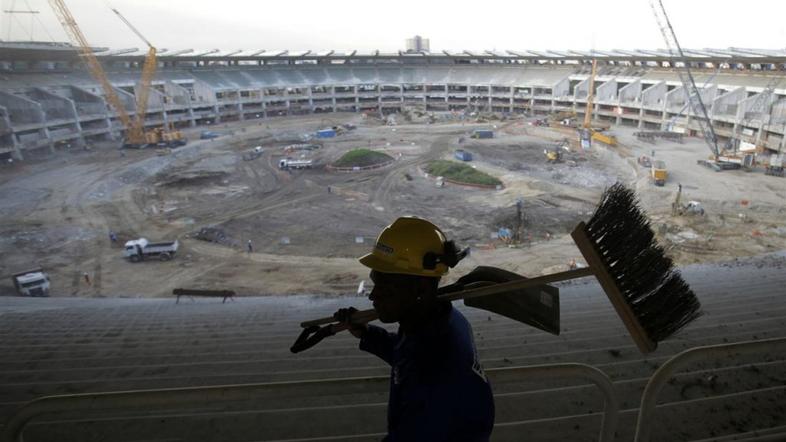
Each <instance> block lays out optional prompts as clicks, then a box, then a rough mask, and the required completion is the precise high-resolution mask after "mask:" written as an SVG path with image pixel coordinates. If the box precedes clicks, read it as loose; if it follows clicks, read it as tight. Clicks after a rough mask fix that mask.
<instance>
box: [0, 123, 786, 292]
mask: <svg viewBox="0 0 786 442" xmlns="http://www.w3.org/2000/svg"><path fill="white" fill-rule="evenodd" d="M345 123H351V124H354V125H356V126H357V129H355V130H351V131H349V132H347V133H345V134H341V135H339V136H338V137H336V138H329V139H324V140H312V141H310V142H314V141H319V142H320V143H319V144H321V147H320V148H318V149H314V150H296V151H290V152H285V151H284V148H285V147H286V146H289V145H292V144H300V143H303V141H302V140H301V138H300V137H301V135H302V134H305V133H313V132H315V131H316V130H317V129H320V128H324V127H327V126H333V125H339V124H345ZM495 124H496V125H497V126H498V127H497V128H496V129H497V130H496V137H495V138H493V139H488V140H473V139H470V138H469V137H468V134H469V133H470V132H471V130H472V129H475V128H489V127H490V126H492V125H495ZM202 129H203V128H197V129H194V130H192V131H190V132H189V133H188V134H187V135H188V136H189V138H191V140H192V141H191V142H190V143H189V144H188V145H187V146H184V147H181V148H178V149H176V150H173V151H168V150H159V149H143V150H124V151H120V150H117V149H116V148H114V147H112V146H108V145H107V146H95V147H94V148H93V149H92V150H90V151H85V150H61V151H58V152H56V153H55V154H53V155H50V154H46V155H39V156H37V157H34V158H32V159H29V160H28V161H25V162H16V163H14V164H13V165H3V166H2V169H0V170H1V171H2V172H1V175H0V201H1V202H2V204H0V219H2V221H0V251H2V254H1V255H0V274H1V275H10V274H12V273H14V272H16V271H19V270H23V269H26V268H30V267H34V266H38V265H40V266H42V267H43V268H44V269H45V270H46V271H47V272H49V274H50V276H51V279H52V296H86V297H160V296H167V295H169V294H171V292H172V289H174V288H178V287H188V288H216V289H230V290H235V291H236V292H237V293H239V294H245V295H251V294H254V295H264V294H290V293H305V294H338V293H351V292H354V291H355V289H356V287H357V285H358V283H359V282H360V281H361V280H363V279H364V278H366V276H367V270H366V269H365V268H364V267H362V266H361V265H360V264H358V263H357V260H356V258H357V257H358V256H360V255H362V254H364V253H366V252H367V251H368V250H370V248H371V246H372V244H373V241H374V238H375V237H376V235H377V234H378V233H379V231H380V230H381V229H382V228H383V227H384V226H385V225H387V224H389V223H390V222H392V221H393V220H394V219H395V218H396V217H398V216H401V215H418V216H421V217H425V218H428V219H430V220H432V221H434V222H435V223H436V224H437V225H439V226H441V227H442V228H443V230H445V232H446V233H447V234H448V236H449V237H451V238H455V239H456V240H457V241H458V242H459V243H460V244H463V245H468V246H471V247H472V254H471V256H470V257H469V258H467V259H466V260H465V261H464V262H462V263H461V264H460V265H459V266H458V267H457V268H456V270H455V271H453V272H452V274H451V276H449V278H448V280H450V279H451V278H455V277H456V275H460V274H462V273H464V272H466V271H469V270H471V269H472V268H473V267H474V266H476V265H494V266H498V267H503V268H506V269H509V270H512V271H515V272H519V273H522V274H526V275H536V274H541V273H545V272H549V271H553V270H557V269H559V270H561V269H565V268H566V266H567V264H568V262H569V261H570V260H571V259H577V260H578V261H579V262H580V261H581V260H580V259H579V257H580V256H579V253H578V251H577V250H576V248H575V247H574V246H573V243H572V241H571V240H570V237H569V236H568V235H567V234H568V232H569V231H570V230H571V229H572V228H573V226H575V224H576V223H577V222H578V221H580V220H584V219H587V218H589V216H590V215H591V213H592V211H593V209H594V207H595V204H596V203H597V201H598V198H599V196H600V194H601V192H602V191H603V189H604V187H606V186H608V185H610V184H612V183H613V182H615V181H617V180H620V181H622V182H624V183H626V184H629V185H631V186H633V187H634V188H635V189H636V190H637V192H638V195H639V197H640V199H641V203H642V207H643V208H644V209H645V210H646V211H647V212H648V213H649V215H650V217H651V220H652V224H653V227H654V230H655V231H656V232H657V233H658V235H659V239H660V241H661V242H662V243H663V244H664V245H665V246H666V248H667V250H669V252H670V253H671V254H672V256H673V257H674V258H675V259H676V261H677V262H678V263H679V264H689V263H697V262H710V261H719V260H728V259H730V258H735V257H742V256H751V255H757V254H760V253H764V252H771V251H775V250H784V249H786V227H784V225H783V218H784V211H786V205H784V198H786V180H784V179H782V178H778V177H771V176H765V175H764V173H763V172H762V171H761V170H757V171H754V172H744V171H725V172H720V173H718V172H714V171H712V170H710V169H706V168H703V167H700V166H698V165H696V160H697V159H700V158H705V157H707V155H708V154H709V151H708V149H707V147H706V146H705V145H704V144H703V142H702V140H700V139H697V138H692V139H686V141H685V142H684V143H682V144H680V143H676V142H667V141H658V142H657V143H655V144H650V143H646V142H640V141H637V140H636V138H635V137H634V136H633V132H635V130H633V129H628V128H615V129H614V133H615V134H616V135H617V137H618V138H619V140H620V146H618V147H616V148H608V147H604V146H603V145H601V144H599V143H596V144H594V145H593V148H592V149H591V150H589V151H586V152H577V151H576V150H575V146H574V150H573V151H571V152H566V154H565V161H563V162H561V163H557V164H548V163H547V162H546V159H545V155H544V154H543V150H544V149H545V148H547V147H548V146H551V145H554V144H555V143H556V142H558V141H559V140H561V139H563V138H569V139H570V140H573V138H575V135H574V134H573V133H571V132H570V131H566V130H559V129H551V128H541V127H534V126H531V125H529V124H528V122H527V121H526V120H512V121H507V122H497V123H490V124H489V123H484V124H473V123H465V124H464V123H459V122H450V121H449V122H443V123H436V124H412V125H398V126H386V125H383V124H382V122H381V121H379V120H378V119H375V118H364V117H363V116H362V115H358V114H331V115H330V116H329V118H322V117H321V116H318V115H311V116H303V117H287V118H274V119H269V120H265V121H263V122H261V123H260V122H258V121H253V122H240V123H229V124H227V125H219V126H217V127H213V128H212V129H213V130H217V131H220V132H222V133H224V134H225V136H222V137H220V138H217V139H213V140H206V141H201V140H198V135H199V131H200V130H202ZM460 139H461V140H462V141H461V142H459V140H460ZM571 142H572V143H573V144H575V142H573V141H571ZM256 146H261V147H262V148H263V152H262V154H261V156H259V157H258V158H254V159H251V157H252V156H249V154H250V153H251V152H252V150H253V148H254V147H256ZM358 147H364V148H370V149H377V150H381V151H384V152H386V153H388V154H389V155H391V156H392V157H394V158H395V159H396V161H395V162H394V163H393V164H392V165H389V166H386V167H383V168H379V169H375V170H367V171H357V172H349V173H347V172H343V173H340V172H332V171H329V170H327V169H325V167H324V166H325V165H326V164H329V163H331V162H332V161H334V160H336V159H337V158H339V157H340V156H341V155H342V154H343V153H345V152H346V151H348V150H350V149H354V148H358ZM457 148H462V149H464V150H467V151H469V152H471V153H472V154H473V156H474V160H473V161H472V162H471V163H469V164H471V165H473V166H474V167H477V168H478V169H480V170H483V171H485V172H488V173H490V174H492V175H494V176H497V177H499V178H500V179H501V180H502V181H503V183H504V187H503V188H501V189H497V190H487V189H478V188H473V187H466V186H459V185H454V184H447V185H446V186H445V187H442V188H438V187H437V186H436V185H435V180H434V177H429V176H427V175H426V174H425V173H424V172H423V170H422V167H421V166H422V165H424V164H425V163H426V162H428V161H429V160H432V159H437V158H452V155H453V152H454V150H455V149H457ZM652 151H654V152H655V157H656V158H657V159H663V160H665V161H666V163H667V166H668V169H669V173H670V177H669V180H668V182H667V183H666V185H665V186H664V187H656V186H654V185H653V184H652V183H651V181H650V179H649V177H648V169H645V168H642V167H640V166H639V165H638V164H637V163H636V158H637V157H638V156H640V155H642V154H647V155H651V154H652ZM287 156H289V157H291V158H304V159H306V158H307V159H312V160H313V161H314V164H315V167H314V168H312V169H307V170H293V171H289V172H288V171H282V170H280V169H279V168H278V166H277V165H278V161H279V160H280V159H282V158H285V157H287ZM677 183H681V184H682V186H683V197H682V198H683V201H684V202H687V201H689V200H696V201H700V202H701V204H702V206H703V207H704V209H705V215H704V216H678V217H673V216H671V202H672V201H673V200H674V196H675V194H676V188H677ZM517 202H520V203H519V204H520V206H521V213H522V221H521V223H520V224H518V221H517V220H518V213H517V207H516V206H517ZM517 226H520V227H519V229H520V230H518V235H517V237H518V239H519V241H518V243H516V244H511V243H509V242H505V241H502V240H500V239H499V238H497V232H498V231H499V229H500V228H502V227H505V228H509V229H512V230H514V231H515V230H516V228H517ZM110 231H114V232H116V233H117V235H118V238H119V240H118V241H117V242H116V243H112V242H111V241H110V239H109V232H110ZM138 237H146V238H148V239H150V240H151V241H161V240H174V239H178V240H179V241H180V246H181V248H180V250H179V251H178V255H177V257H176V258H175V259H174V260H172V261H169V262H158V261H149V262H143V263H139V264H131V263H129V262H127V261H126V260H125V259H124V258H123V257H122V244H123V243H124V242H125V241H127V240H129V239H134V238H138ZM249 240H250V241H251V244H252V245H253V252H252V253H249V252H248V251H247V249H246V244H247V242H248V241H249ZM85 272H87V273H88V275H89V276H90V280H91V281H90V284H87V283H86V282H85V281H84V279H83V278H82V276H83V274H84V273H85ZM0 293H2V294H5V295H10V294H13V293H14V292H13V286H12V285H11V280H10V278H9V277H3V278H2V280H0Z"/></svg>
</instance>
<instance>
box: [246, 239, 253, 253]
mask: <svg viewBox="0 0 786 442" xmlns="http://www.w3.org/2000/svg"><path fill="white" fill-rule="evenodd" d="M246 251H247V252H248V253H252V252H253V251H254V245H253V244H251V240H250V239H249V240H248V242H247V243H246Z"/></svg>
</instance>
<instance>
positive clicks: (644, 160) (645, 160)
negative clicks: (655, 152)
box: [637, 155, 652, 167]
mask: <svg viewBox="0 0 786 442" xmlns="http://www.w3.org/2000/svg"><path fill="white" fill-rule="evenodd" d="M637 161H638V163H639V165H641V166H643V167H652V160H651V159H650V157H648V156H647V155H642V156H640V157H639V159H638V160H637Z"/></svg>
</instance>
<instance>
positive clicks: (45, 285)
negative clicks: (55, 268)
mask: <svg viewBox="0 0 786 442" xmlns="http://www.w3.org/2000/svg"><path fill="white" fill-rule="evenodd" d="M11 279H12V280H13V281H14V287H15V288H16V292H17V293H19V294H20V295H22V296H49V275H47V274H46V272H44V270H43V269H41V268H40V267H39V268H35V269H31V270H26V271H24V272H19V273H15V274H13V275H11Z"/></svg>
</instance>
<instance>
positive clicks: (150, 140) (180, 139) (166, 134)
mask: <svg viewBox="0 0 786 442" xmlns="http://www.w3.org/2000/svg"><path fill="white" fill-rule="evenodd" d="M49 4H50V5H51V6H52V9H53V10H54V12H55V15H56V16H57V18H58V20H59V21H60V24H61V25H62V26H63V29H64V30H65V32H66V34H68V36H69V37H70V38H71V41H72V42H73V43H74V45H75V46H76V47H77V48H78V49H79V53H80V55H81V56H82V59H83V60H84V61H85V64H86V65H87V69H88V71H89V72H90V75H92V76H93V78H94V79H95V80H96V81H97V82H98V83H99V84H100V85H101V89H102V90H103V92H104V98H105V99H106V101H107V103H108V104H109V105H110V106H111V107H112V109H114V111H115V112H116V113H117V116H118V118H119V119H120V122H121V123H122V124H123V128H124V129H125V131H126V134H125V139H124V141H123V147H147V146H151V145H152V146H162V145H163V146H167V147H176V146H182V145H183V144H185V143H186V142H187V140H186V138H185V137H184V136H183V134H182V133H181V132H180V131H176V130H171V129H170V128H166V129H165V128H156V129H153V130H149V131H146V130H145V114H146V113H147V99H148V96H149V94H150V87H151V84H152V82H153V76H154V75H155V72H156V67H157V64H158V62H157V61H156V48H155V47H154V46H153V45H152V44H150V42H149V41H147V39H145V38H144V37H143V36H142V34H141V33H139V31H137V30H136V28H134V26H133V25H131V23H130V22H129V21H128V20H126V19H125V17H123V15H122V14H120V12H118V11H117V10H116V9H112V11H113V12H114V13H115V14H117V16H118V17H120V19H121V20H122V21H123V22H124V23H125V24H126V25H128V27H130V28H131V30H132V31H133V32H134V33H135V34H136V35H137V36H138V37H139V38H141V39H142V40H143V41H144V42H145V43H146V44H147V46H148V51H147V55H146V56H145V62H144V64H143V66H142V77H141V79H140V82H139V89H138V90H139V94H138V96H137V97H136V115H135V117H134V118H133V119H132V118H131V116H130V115H129V113H128V110H126V107H125V105H124V104H123V102H122V101H120V98H119V97H118V95H117V93H116V92H115V89H114V87H113V86H112V84H111V83H110V82H109V78H108V77H107V75H106V72H105V71H104V68H103V66H101V63H100V62H99V61H98V58H97V57H96V56H95V54H94V53H93V50H92V49H91V46H90V44H89V43H88V42H87V39H86V38H85V35H84V34H83V33H82V30H81V29H80V28H79V25H77V23H76V19H74V16H73V15H72V14H71V11H70V10H69V9H68V7H67V6H66V4H65V2H64V0H49Z"/></svg>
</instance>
